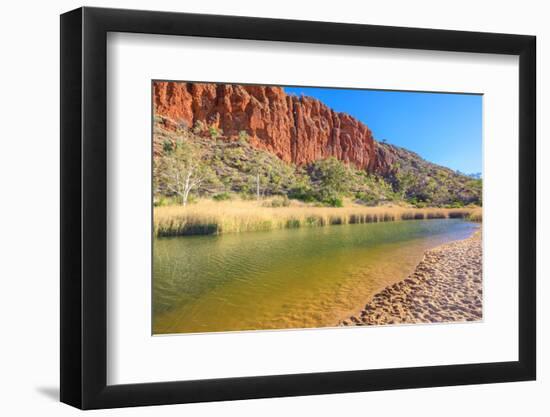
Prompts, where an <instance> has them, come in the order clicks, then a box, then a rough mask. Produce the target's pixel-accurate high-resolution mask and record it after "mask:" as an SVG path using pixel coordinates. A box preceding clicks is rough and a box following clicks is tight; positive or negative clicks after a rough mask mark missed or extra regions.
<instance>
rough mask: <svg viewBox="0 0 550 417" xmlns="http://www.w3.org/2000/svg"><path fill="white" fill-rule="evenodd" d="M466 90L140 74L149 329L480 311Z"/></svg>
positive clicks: (295, 324)
mask: <svg viewBox="0 0 550 417" xmlns="http://www.w3.org/2000/svg"><path fill="white" fill-rule="evenodd" d="M482 100H483V96H482V95H479V94H468V93H441V92H413V91H393V90H367V89H349V88H337V87H334V88H327V87H300V86H274V85H252V84H230V83H204V82H200V83H199V82H184V81H172V80H162V81H161V80H154V81H152V115H151V117H152V200H153V201H152V204H153V220H152V221H153V227H152V229H153V268H152V269H153V275H152V281H153V282H152V288H153V299H152V303H153V305H152V332H153V334H155V335H160V334H180V333H204V332H228V331H250V330H254V331H259V330H275V329H305V328H324V327H339V326H370V325H398V324H418V323H456V322H465V321H479V320H482V317H483V315H482V311H483V291H482V232H481V222H482V182H483V177H482Z"/></svg>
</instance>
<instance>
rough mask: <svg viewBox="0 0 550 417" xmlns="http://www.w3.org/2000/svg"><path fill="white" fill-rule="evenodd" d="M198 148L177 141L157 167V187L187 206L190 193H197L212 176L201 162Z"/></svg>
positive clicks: (207, 167)
mask: <svg viewBox="0 0 550 417" xmlns="http://www.w3.org/2000/svg"><path fill="white" fill-rule="evenodd" d="M202 157H203V155H202V154H201V152H200V150H199V148H198V147H196V146H194V145H192V144H190V143H187V142H183V141H181V140H180V141H177V142H176V143H175V144H174V145H173V146H172V147H171V149H170V150H167V149H166V148H165V154H164V155H163V157H162V158H161V160H160V161H159V164H158V167H157V175H158V183H159V187H160V188H163V189H164V190H166V191H167V192H169V193H172V194H175V195H177V196H178V197H180V198H181V204H182V205H183V206H186V205H187V202H188V201H189V194H190V193H191V191H193V190H195V191H197V192H198V191H199V190H200V189H201V187H202V186H204V185H205V184H206V183H208V182H210V181H211V180H212V178H213V176H214V174H213V172H212V170H211V169H210V167H209V166H208V165H206V164H205V163H204V162H203V160H202Z"/></svg>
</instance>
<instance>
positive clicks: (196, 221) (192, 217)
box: [153, 200, 482, 237]
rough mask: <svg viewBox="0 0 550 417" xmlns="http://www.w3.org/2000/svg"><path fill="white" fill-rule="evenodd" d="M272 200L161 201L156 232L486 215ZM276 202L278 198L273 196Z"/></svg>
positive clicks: (479, 218) (465, 210)
mask: <svg viewBox="0 0 550 417" xmlns="http://www.w3.org/2000/svg"><path fill="white" fill-rule="evenodd" d="M268 203H269V202H268V201H262V202H256V201H240V202H237V201H228V202H223V201H221V202H214V201H206V200H203V201H200V202H199V203H198V204H194V205H191V206H187V207H183V206H165V207H155V208H154V211H153V233H154V236H155V237H170V236H193V235H221V234H226V233H244V232H256V231H269V230H278V229H294V228H301V227H325V226H333V225H342V224H363V223H379V222H388V221H401V220H404V221H409V220H430V219H465V220H469V221H473V222H481V221H482V211H481V210H482V209H481V207H469V208H441V207H426V208H413V207H400V206H374V207H367V206H362V205H357V204H350V205H348V206H345V207H319V206H312V205H307V204H301V203H298V202H295V201H294V200H291V201H290V203H289V206H285V207H273V206H269V205H267V204H268ZM271 204H273V202H271Z"/></svg>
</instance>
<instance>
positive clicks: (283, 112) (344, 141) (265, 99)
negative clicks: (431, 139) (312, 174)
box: [153, 82, 391, 175]
mask: <svg viewBox="0 0 550 417" xmlns="http://www.w3.org/2000/svg"><path fill="white" fill-rule="evenodd" d="M153 105H154V110H155V114H156V115H159V116H164V117H166V118H169V119H171V120H172V121H173V122H175V123H176V124H180V125H185V126H187V127H190V128H191V127H193V126H195V124H196V123H197V122H198V121H200V122H202V123H203V124H206V125H207V126H212V127H215V128H219V129H222V130H223V135H224V136H225V137H237V136H238V135H239V132H241V131H245V132H246V133H247V134H248V136H249V140H250V143H251V144H252V145H253V146H255V147H257V148H260V149H264V150H267V151H269V152H271V153H273V154H275V155H277V156H278V157H279V158H280V159H282V160H284V161H286V162H292V163H295V164H298V165H303V164H308V163H311V162H313V161H315V160H318V159H324V158H328V157H331V156H333V157H336V158H338V159H339V160H341V161H344V162H347V163H350V164H353V165H354V166H356V167H357V168H359V169H365V170H367V171H368V172H376V173H379V174H382V175H384V174H385V173H387V172H388V170H389V169H390V166H391V164H390V163H389V161H386V160H385V152H383V150H381V149H380V148H379V147H377V143H376V142H375V141H374V139H373V136H372V133H371V131H370V130H369V128H368V127H367V126H366V125H365V124H363V123H362V122H360V121H359V120H357V119H355V118H353V117H351V116H349V115H347V114H345V113H339V112H335V111H334V110H332V109H331V108H329V107H327V106H326V105H325V104H323V103H322V102H320V101H319V100H316V99H313V98H311V97H297V96H294V95H287V94H286V93H285V92H284V90H283V89H282V88H281V87H269V86H252V85H233V84H210V83H208V84H206V83H183V82H155V83H154V84H153Z"/></svg>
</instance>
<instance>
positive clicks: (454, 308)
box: [338, 229, 483, 326]
mask: <svg viewBox="0 0 550 417" xmlns="http://www.w3.org/2000/svg"><path fill="white" fill-rule="evenodd" d="M482 318H483V284H482V236H481V230H480V229H478V230H477V231H475V232H474V233H473V235H472V236H470V237H468V238H466V239H463V240H457V241H453V242H449V243H445V244H443V245H440V246H437V247H435V248H433V249H429V250H427V251H426V252H424V257H423V259H422V260H421V261H420V263H419V264H418V265H417V266H416V268H415V270H414V271H413V272H412V273H411V274H410V275H409V276H408V277H406V278H405V279H403V280H401V281H399V282H397V283H395V284H392V285H390V286H387V287H386V288H384V289H383V290H381V291H379V292H378V293H376V294H375V295H374V296H373V297H372V299H371V300H370V301H369V302H368V303H367V304H366V305H365V306H364V307H363V308H362V309H361V310H360V311H359V313H358V314H357V315H354V316H351V317H349V318H348V319H345V320H341V321H340V322H339V323H338V324H339V325H340V326H368V325H389V324H416V323H449V322H465V321H478V320H481V319H482Z"/></svg>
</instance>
